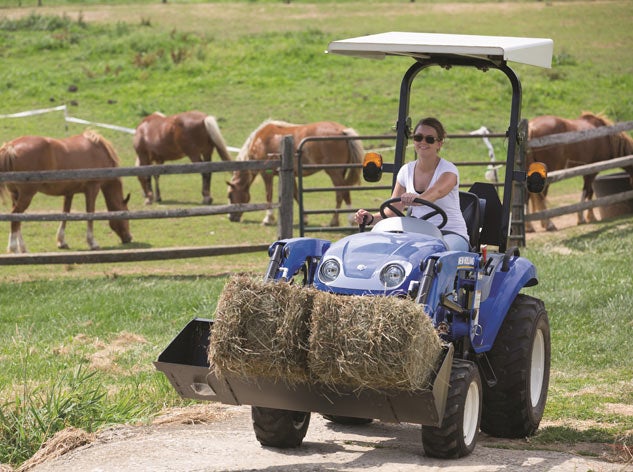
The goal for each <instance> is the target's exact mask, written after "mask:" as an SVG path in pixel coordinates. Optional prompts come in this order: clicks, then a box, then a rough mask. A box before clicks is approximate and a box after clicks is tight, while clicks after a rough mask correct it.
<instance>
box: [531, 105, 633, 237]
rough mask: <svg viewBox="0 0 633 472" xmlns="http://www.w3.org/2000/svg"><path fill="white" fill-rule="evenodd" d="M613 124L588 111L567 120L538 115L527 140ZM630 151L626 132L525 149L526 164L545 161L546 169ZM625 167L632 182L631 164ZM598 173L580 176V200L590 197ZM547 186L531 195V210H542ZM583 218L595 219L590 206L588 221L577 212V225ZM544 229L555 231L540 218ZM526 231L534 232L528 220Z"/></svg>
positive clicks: (632, 150)
mask: <svg viewBox="0 0 633 472" xmlns="http://www.w3.org/2000/svg"><path fill="white" fill-rule="evenodd" d="M612 124H613V123H612V122H611V121H610V120H608V119H607V118H606V117H604V116H603V115H596V114H593V113H589V112H584V113H582V114H581V116H580V118H578V119H575V120H568V119H565V118H560V117H558V116H550V115H547V116H539V117H536V118H533V119H531V120H530V121H529V124H528V140H530V139H535V138H540V137H542V136H547V135H550V134H558V133H566V132H570V131H581V130H589V129H593V128H598V127H600V126H610V125H612ZM629 154H633V139H632V138H631V137H630V136H629V135H628V134H626V133H625V132H621V133H617V134H612V135H609V136H604V137H598V138H593V139H589V140H586V141H581V142H577V143H571V144H554V145H551V146H545V147H539V148H532V149H531V150H530V151H529V152H528V156H527V163H528V164H529V163H530V162H532V161H538V162H544V163H545V164H546V165H547V169H548V171H549V172H552V171H556V170H560V169H565V168H567V167H575V166H579V165H584V164H591V163H593V162H599V161H606V160H609V159H615V158H616V157H622V156H627V155H629ZM625 170H626V171H627V172H628V173H629V174H630V176H631V185H633V166H628V167H626V168H625ZM596 175H598V174H591V175H585V176H583V179H584V184H583V188H582V195H581V197H580V202H581V203H582V202H584V201H585V200H586V201H591V199H592V197H593V187H592V184H593V181H594V179H595V178H596ZM546 195H547V188H546V189H545V190H544V191H543V193H540V194H536V193H534V194H530V195H529V197H528V204H529V206H531V210H530V211H532V212H537V211H542V210H545V197H546ZM586 221H589V222H592V221H596V217H595V215H594V213H593V209H589V211H588V214H587V220H585V218H584V215H583V212H582V211H580V212H579V213H578V224H582V223H585V222H586ZM541 224H542V225H543V228H545V229H547V230H548V231H555V230H556V226H555V225H554V223H552V221H551V220H549V219H545V220H543V221H541ZM526 230H527V231H534V228H533V227H532V225H531V223H530V222H528V223H527V224H526Z"/></svg>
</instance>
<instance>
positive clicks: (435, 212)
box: [380, 197, 448, 229]
mask: <svg viewBox="0 0 633 472" xmlns="http://www.w3.org/2000/svg"><path fill="white" fill-rule="evenodd" d="M400 201H402V199H401V198H400V197H396V198H390V199H389V200H385V201H384V202H382V204H381V205H380V216H382V217H383V218H388V216H387V214H386V213H385V209H386V208H389V209H390V210H391V211H392V212H394V213H395V214H396V216H404V214H403V213H402V212H401V211H400V210H399V209H398V208H396V207H394V206H393V204H394V203H397V202H400ZM413 201H414V202H415V203H420V204H421V205H423V206H427V207H429V208H431V210H433V211H431V212H429V213H427V214H426V215H424V216H422V217H420V219H421V220H428V219H429V218H433V217H434V216H435V215H440V217H441V218H442V222H441V223H440V224H439V225H437V228H438V229H442V228H443V227H444V226H446V223H447V222H448V217H447V216H446V212H445V211H444V210H442V209H441V208H440V207H439V206H437V205H436V204H435V203H433V202H429V201H428V200H424V199H422V198H415V199H413Z"/></svg>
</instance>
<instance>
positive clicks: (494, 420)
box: [481, 294, 551, 438]
mask: <svg viewBox="0 0 633 472" xmlns="http://www.w3.org/2000/svg"><path fill="white" fill-rule="evenodd" d="M550 356H551V342H550V330H549V320H548V318H547V312H546V311H545V306H544V305H543V302H542V301H541V300H539V299H537V298H533V297H530V296H528V295H523V294H519V295H517V297H516V299H515V300H514V302H513V303H512V306H511V307H510V310H509V311H508V314H507V316H506V319H505V320H504V322H503V325H502V326H501V329H500V330H499V334H498V335H497V339H496V340H495V342H494V344H493V346H492V349H491V350H490V352H489V353H488V360H489V361H490V365H491V366H492V370H493V371H494V373H495V376H496V377H497V384H496V385H495V386H493V387H489V386H488V385H484V409H483V413H482V418H481V429H482V431H484V432H486V433H487V434H490V435H491V436H496V437H501V438H524V437H526V436H531V435H532V434H534V432H535V431H536V430H537V429H538V426H539V423H540V422H541V419H542V418H543V411H544V410H545V402H546V401H547V389H548V386H549V369H550Z"/></svg>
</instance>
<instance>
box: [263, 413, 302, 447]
mask: <svg viewBox="0 0 633 472" xmlns="http://www.w3.org/2000/svg"><path fill="white" fill-rule="evenodd" d="M251 417H252V419H253V429H254V430H255V437H256V438H257V440H258V441H259V443H260V444H261V445H262V446H270V447H278V448H281V449H286V448H291V447H299V446H300V445H301V443H302V442H303V438H304V437H305V435H306V433H307V432H308V425H309V424H310V413H305V412H302V411H289V410H278V409H276V408H263V407H258V406H253V407H251Z"/></svg>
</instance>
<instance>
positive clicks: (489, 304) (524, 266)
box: [472, 257, 538, 353]
mask: <svg viewBox="0 0 633 472" xmlns="http://www.w3.org/2000/svg"><path fill="white" fill-rule="evenodd" d="M507 269H508V270H507V271H504V270H502V264H499V265H498V266H497V267H496V270H495V272H494V275H493V277H492V282H491V284H490V286H489V291H488V296H487V297H485V299H484V300H483V301H482V302H481V304H480V306H479V317H478V319H479V326H478V327H475V328H476V332H477V334H476V335H475V336H474V337H473V339H472V343H473V349H474V350H475V352H477V353H482V352H487V351H489V350H490V349H492V345H493V344H494V342H495V339H496V338H497V334H498V333H499V329H501V325H502V324H503V321H504V320H505V318H506V315H507V313H508V310H509V309H510V306H511V305H512V303H513V302H514V299H515V298H516V296H517V295H518V294H519V292H520V291H521V289H523V288H524V287H531V286H533V285H536V284H537V283H538V279H537V275H536V268H535V267H534V264H532V263H531V262H530V261H529V260H528V259H526V258H524V257H515V258H513V259H512V260H511V261H510V263H509V265H508V267H507ZM482 298H483V297H482Z"/></svg>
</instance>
